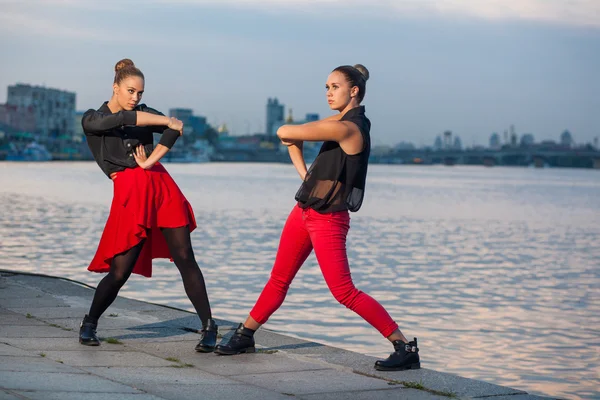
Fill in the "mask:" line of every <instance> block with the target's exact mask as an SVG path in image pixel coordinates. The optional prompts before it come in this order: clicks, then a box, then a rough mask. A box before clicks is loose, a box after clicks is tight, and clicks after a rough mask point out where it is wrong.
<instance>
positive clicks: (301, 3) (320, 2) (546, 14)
mask: <svg viewBox="0 0 600 400" xmlns="http://www.w3.org/2000/svg"><path fill="white" fill-rule="evenodd" d="M148 2H151V3H155V4H169V5H176V4H177V5H183V6H189V5H200V6H207V5H208V6H220V7H223V6H226V7H227V6H229V7H232V6H233V7H242V8H252V9H262V10H264V11H286V10H292V11H296V12H305V13H310V12H313V13H322V12H323V11H331V12H340V11H343V12H350V13H354V14H359V15H362V14H370V15H372V14H375V15H380V16H386V17H418V18H427V17H430V16H440V17H448V16H449V17H454V16H466V17H474V18H481V19H489V20H531V21H543V22H551V23H559V24H565V25H580V26H592V27H598V28H600V18H599V17H598V16H599V15H600V1H598V0H569V1H565V0H149V1H148Z"/></svg>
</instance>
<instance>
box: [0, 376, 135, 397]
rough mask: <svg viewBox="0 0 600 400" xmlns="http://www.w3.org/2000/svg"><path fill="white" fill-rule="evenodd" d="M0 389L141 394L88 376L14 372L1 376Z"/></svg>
mask: <svg viewBox="0 0 600 400" xmlns="http://www.w3.org/2000/svg"><path fill="white" fill-rule="evenodd" d="M0 387H2V388H4V389H9V390H33V391H54V392H56V391H65V392H102V393H141V392H140V391H139V390H136V389H134V388H132V387H129V386H126V385H123V384H120V383H117V382H111V381H109V380H107V379H104V378H100V377H97V376H93V375H87V374H67V373H48V372H13V371H3V372H2V374H0Z"/></svg>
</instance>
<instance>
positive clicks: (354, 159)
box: [296, 106, 371, 213]
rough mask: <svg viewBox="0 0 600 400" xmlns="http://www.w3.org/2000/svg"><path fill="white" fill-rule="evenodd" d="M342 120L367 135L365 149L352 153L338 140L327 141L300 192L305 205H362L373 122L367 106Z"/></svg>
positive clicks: (324, 207)
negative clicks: (368, 114)
mask: <svg viewBox="0 0 600 400" xmlns="http://www.w3.org/2000/svg"><path fill="white" fill-rule="evenodd" d="M341 121H350V122H353V123H354V124H356V125H357V126H358V129H359V130H360V133H361V134H362V136H363V149H362V151H361V152H360V153H358V154H355V155H348V154H346V153H345V152H344V150H342V148H341V147H340V144H339V143H338V142H333V141H327V142H324V143H323V145H322V146H321V150H320V151H319V155H318V156H317V158H316V159H315V161H314V162H313V163H312V165H311V166H310V169H309V170H308V173H307V174H306V178H305V179H304V182H303V183H302V186H300V189H299V190H298V192H297V193H296V200H297V201H298V205H299V206H300V207H301V208H312V209H313V210H315V211H317V212H320V213H329V212H335V211H343V210H349V211H358V209H360V206H361V205H362V201H363V197H364V193H365V183H366V179H367V164H368V161H369V154H370V152H371V136H370V134H369V133H370V131H371V121H369V119H368V118H367V117H366V116H365V107H364V106H360V107H356V108H353V109H351V110H350V111H348V112H347V113H346V114H344V116H343V117H342V118H341Z"/></svg>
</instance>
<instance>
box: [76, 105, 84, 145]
mask: <svg viewBox="0 0 600 400" xmlns="http://www.w3.org/2000/svg"><path fill="white" fill-rule="evenodd" d="M83 113H84V111H77V112H76V113H75V117H74V121H73V128H74V131H73V141H74V142H78V143H80V142H83V141H84V140H85V133H84V132H83V126H82V125H81V119H82V118H83Z"/></svg>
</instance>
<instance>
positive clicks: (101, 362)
mask: <svg viewBox="0 0 600 400" xmlns="http://www.w3.org/2000/svg"><path fill="white" fill-rule="evenodd" d="M46 357H48V358H50V359H53V360H62V361H63V362H64V363H65V364H66V365H71V366H78V367H167V366H169V365H171V364H172V362H169V361H167V360H164V359H162V358H159V357H155V356H151V355H150V354H145V353H139V352H135V353H132V352H122V351H98V352H93V351H49V352H47V353H46Z"/></svg>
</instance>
